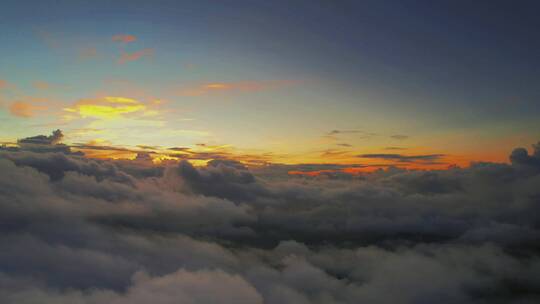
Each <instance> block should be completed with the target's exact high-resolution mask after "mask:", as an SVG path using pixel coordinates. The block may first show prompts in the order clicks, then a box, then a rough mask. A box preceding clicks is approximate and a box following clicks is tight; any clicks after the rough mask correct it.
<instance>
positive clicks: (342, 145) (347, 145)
mask: <svg viewBox="0 0 540 304" xmlns="http://www.w3.org/2000/svg"><path fill="white" fill-rule="evenodd" d="M336 145H337V146H341V147H347V148H350V147H352V145H350V144H348V143H340V144H336Z"/></svg>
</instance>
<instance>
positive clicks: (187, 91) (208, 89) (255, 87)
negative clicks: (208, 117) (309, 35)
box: [176, 80, 300, 96]
mask: <svg viewBox="0 0 540 304" xmlns="http://www.w3.org/2000/svg"><path fill="white" fill-rule="evenodd" d="M299 82H300V81H298V80H263V81H236V82H208V83H202V84H197V85H187V86H182V87H180V88H179V89H176V94H178V95H181V96H200V95H205V94H211V93H219V92H235V91H236V92H254V91H262V90H268V89H273V88H278V87H282V86H287V85H294V84H297V83H299Z"/></svg>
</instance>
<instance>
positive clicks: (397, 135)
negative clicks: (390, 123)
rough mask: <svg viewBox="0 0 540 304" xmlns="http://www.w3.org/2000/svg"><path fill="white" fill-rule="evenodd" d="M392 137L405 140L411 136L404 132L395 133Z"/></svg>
mask: <svg viewBox="0 0 540 304" xmlns="http://www.w3.org/2000/svg"><path fill="white" fill-rule="evenodd" d="M390 137H391V138H393V139H397V140H405V139H408V138H410V136H408V135H402V134H395V135H391V136H390Z"/></svg>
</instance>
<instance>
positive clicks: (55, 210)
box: [0, 132, 540, 304]
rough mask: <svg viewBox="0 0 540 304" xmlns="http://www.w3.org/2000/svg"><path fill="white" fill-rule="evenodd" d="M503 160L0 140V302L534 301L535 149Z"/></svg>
mask: <svg viewBox="0 0 540 304" xmlns="http://www.w3.org/2000/svg"><path fill="white" fill-rule="evenodd" d="M60 139H61V133H58V132H56V133H53V135H50V136H44V135H41V136H35V137H29V138H26V139H21V140H20V141H19V143H20V144H24V143H25V142H26V143H32V144H34V145H44V146H51V145H52V146H54V145H58V143H59V140H60ZM510 160H511V162H510V163H509V164H495V163H476V164H474V165H472V166H471V167H470V168H452V169H448V170H438V171H411V170H405V169H397V168H390V169H384V170H382V169H381V170H377V171H374V172H372V173H366V174H362V175H355V176H350V177H349V178H347V179H346V178H342V177H341V176H331V175H328V176H321V177H314V178H289V177H287V176H286V175H279V174H275V172H277V171H279V172H281V171H283V170H289V169H291V168H290V167H288V166H287V165H267V168H266V169H264V170H263V169H259V170H251V169H249V168H247V167H246V166H245V165H243V164H242V163H239V162H236V161H231V160H227V159H217V160H212V161H210V162H208V164H207V165H206V166H203V167H196V166H193V165H192V164H190V163H189V162H188V161H180V162H178V163H176V164H168V165H167V166H154V167H148V166H146V165H142V164H141V162H139V161H113V160H107V161H105V160H92V159H88V158H85V157H84V156H82V155H80V154H73V153H71V152H70V151H67V150H64V151H51V150H44V149H41V150H39V149H38V150H36V149H33V150H32V149H30V150H29V149H25V148H24V147H23V146H22V145H21V147H20V148H19V149H0V223H1V225H0V232H1V233H0V246H1V248H3V250H1V251H0V302H2V303H9V304H11V303H13V304H14V303H88V304H90V303H91V304H96V303H117V304H123V303H149V302H152V303H177V302H182V303H216V302H219V303H270V304H272V303H280V304H281V303H362V302H366V303H433V302H437V303H537V302H538V301H539V300H540V296H539V295H540V277H539V276H538V273H540V248H539V247H538V243H539V241H540V231H539V227H540V216H539V214H540V199H539V198H540V190H539V189H540V187H539V186H540V147H539V146H538V145H537V146H534V147H533V152H532V153H528V152H527V150H525V149H521V148H518V149H516V150H514V151H513V152H512V154H511V156H510ZM333 166H335V165H327V167H328V168H333ZM311 167H313V168H316V169H321V167H316V166H315V165H311ZM306 168H307V169H309V168H310V165H305V167H304V169H306Z"/></svg>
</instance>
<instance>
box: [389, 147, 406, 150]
mask: <svg viewBox="0 0 540 304" xmlns="http://www.w3.org/2000/svg"><path fill="white" fill-rule="evenodd" d="M384 149H385V150H407V148H403V147H385V148H384Z"/></svg>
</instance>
